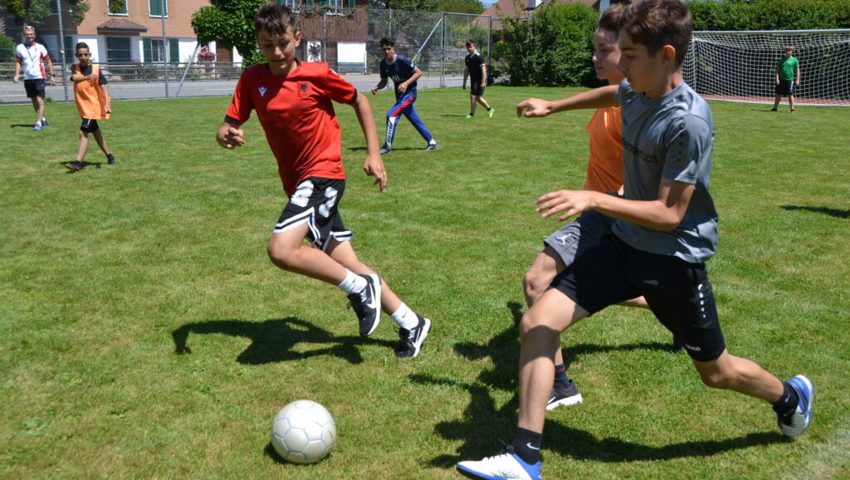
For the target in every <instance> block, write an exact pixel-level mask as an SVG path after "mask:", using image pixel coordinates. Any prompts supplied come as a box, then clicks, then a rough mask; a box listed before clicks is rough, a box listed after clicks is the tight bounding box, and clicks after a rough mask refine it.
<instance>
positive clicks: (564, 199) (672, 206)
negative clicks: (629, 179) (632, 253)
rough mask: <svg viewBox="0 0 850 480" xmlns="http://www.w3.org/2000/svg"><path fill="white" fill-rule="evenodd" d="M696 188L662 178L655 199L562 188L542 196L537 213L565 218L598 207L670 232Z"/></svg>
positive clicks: (685, 208) (683, 212)
mask: <svg viewBox="0 0 850 480" xmlns="http://www.w3.org/2000/svg"><path fill="white" fill-rule="evenodd" d="M694 188H695V187H694V186H693V185H691V184H689V183H684V182H677V181H674V180H667V179H662V180H661V184H660V185H659V187H658V198H657V199H655V200H626V199H625V198H620V197H617V196H614V195H608V194H607V193H601V192H594V191H589V190H560V191H557V192H551V193H547V194H545V195H542V196H541V197H540V198H538V199H537V212H538V213H540V214H541V215H542V216H543V218H548V217H551V216H552V215H555V214H557V213H563V215H561V216H560V217H558V220H561V221H564V220H567V219H568V218H570V217H573V216H575V215H578V214H579V213H581V212H585V211H587V210H596V211H597V212H600V213H603V214H605V215H608V216H610V217H614V218H618V219H620V220H625V221H627V222H629V223H634V224H636V225H640V226H642V227H646V228H651V229H653V230H660V231H663V232H669V231H672V230H674V229H675V228H676V227H677V226H679V224H680V223H681V222H682V219H683V218H685V212H686V211H687V210H688V204H689V203H690V201H691V197H692V196H693V193H694Z"/></svg>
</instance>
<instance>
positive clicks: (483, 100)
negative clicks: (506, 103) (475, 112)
mask: <svg viewBox="0 0 850 480" xmlns="http://www.w3.org/2000/svg"><path fill="white" fill-rule="evenodd" d="M477 98H478V103H480V104H481V106H483V107H484V108H486V109H487V110H490V104H489V103H487V100H485V99H484V97H477Z"/></svg>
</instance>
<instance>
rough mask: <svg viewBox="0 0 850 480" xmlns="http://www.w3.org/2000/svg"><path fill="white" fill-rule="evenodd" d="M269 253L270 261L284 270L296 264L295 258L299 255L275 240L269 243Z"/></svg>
mask: <svg viewBox="0 0 850 480" xmlns="http://www.w3.org/2000/svg"><path fill="white" fill-rule="evenodd" d="M267 252H268V254H269V260H271V262H272V263H273V264H275V265H277V266H278V267H280V268H283V269H286V268H288V267H289V266H291V265H292V264H293V263H294V261H295V256H296V254H297V251H296V250H293V249H291V248H289V247H287V246H285V245H283V244H281V243H278V242H275V241H274V240H272V241H270V242H269V246H268V249H267Z"/></svg>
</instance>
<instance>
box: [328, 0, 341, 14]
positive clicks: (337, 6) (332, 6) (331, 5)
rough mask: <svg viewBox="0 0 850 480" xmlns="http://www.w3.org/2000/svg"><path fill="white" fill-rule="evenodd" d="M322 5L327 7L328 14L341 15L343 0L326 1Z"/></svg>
mask: <svg viewBox="0 0 850 480" xmlns="http://www.w3.org/2000/svg"><path fill="white" fill-rule="evenodd" d="M324 4H325V6H326V7H328V13H335V14H338V15H342V13H343V11H342V7H343V0H326V1H325V2H324Z"/></svg>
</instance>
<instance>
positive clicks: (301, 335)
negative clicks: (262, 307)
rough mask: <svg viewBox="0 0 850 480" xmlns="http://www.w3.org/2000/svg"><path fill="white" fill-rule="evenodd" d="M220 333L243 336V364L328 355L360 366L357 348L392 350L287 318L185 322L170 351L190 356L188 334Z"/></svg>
mask: <svg viewBox="0 0 850 480" xmlns="http://www.w3.org/2000/svg"><path fill="white" fill-rule="evenodd" d="M190 333H195V334H204V335H207V334H224V335H230V336H233V337H245V338H248V339H250V340H251V345H249V346H248V348H246V349H245V351H244V352H242V353H240V354H239V356H238V357H236V361H237V362H239V363H242V364H246V365H262V364H265V363H274V362H284V361H288V360H300V359H304V358H310V357H317V356H321V355H330V356H334V357H337V358H341V359H343V360H347V361H348V362H349V363H362V362H363V357H362V356H361V355H360V351H359V350H358V348H357V347H358V346H360V345H365V344H380V345H385V346H387V347H393V346H395V344H394V343H393V342H390V341H387V340H373V339H368V338H363V337H359V336H356V337H355V336H348V337H335V336H333V335H332V334H331V333H330V332H328V331H327V330H324V329H321V328H318V327H316V326H315V325H313V324H312V323H310V322H306V321H304V320H301V319H299V318H295V317H287V318H280V319H273V320H266V321H264V322H261V323H257V322H249V321H245V320H210V321H208V322H195V323H187V324H186V325H183V326H181V327H179V328H177V329H176V330H174V331H173V332H171V336H172V338H173V339H174V352H175V353H177V354H178V355H184V354H189V353H192V349H191V347H189V345H188V343H187V342H188V339H189V334H190ZM298 344H306V345H310V344H319V345H327V344H330V346H324V347H322V348H316V349H310V350H306V351H296V350H295V346H296V345H298Z"/></svg>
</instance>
